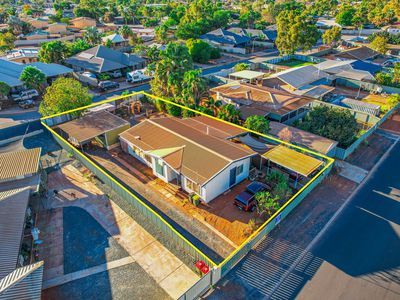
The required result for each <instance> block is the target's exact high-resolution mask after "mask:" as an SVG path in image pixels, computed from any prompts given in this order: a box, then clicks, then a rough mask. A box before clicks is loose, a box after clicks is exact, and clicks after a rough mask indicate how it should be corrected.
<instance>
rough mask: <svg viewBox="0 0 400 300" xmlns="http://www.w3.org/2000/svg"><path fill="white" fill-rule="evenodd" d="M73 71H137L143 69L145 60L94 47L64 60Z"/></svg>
mask: <svg viewBox="0 0 400 300" xmlns="http://www.w3.org/2000/svg"><path fill="white" fill-rule="evenodd" d="M65 63H66V64H68V65H70V66H72V68H73V69H74V70H75V71H89V72H93V73H97V74H100V73H103V72H110V71H115V70H121V71H126V70H138V69H143V68H144V67H145V60H144V59H143V58H141V57H139V56H136V55H134V54H128V53H122V52H120V51H116V50H113V49H110V48H107V47H105V46H101V45H100V46H96V47H93V48H90V49H88V50H86V51H83V52H81V53H78V54H76V55H74V56H72V57H69V58H67V59H66V60H65Z"/></svg>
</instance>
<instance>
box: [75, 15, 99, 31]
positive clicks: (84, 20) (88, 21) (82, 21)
mask: <svg viewBox="0 0 400 300" xmlns="http://www.w3.org/2000/svg"><path fill="white" fill-rule="evenodd" d="M69 23H70V24H71V26H72V27H75V28H78V29H85V28H86V27H92V26H96V20H95V19H92V18H89V17H78V18H75V19H72V20H70V21H69Z"/></svg>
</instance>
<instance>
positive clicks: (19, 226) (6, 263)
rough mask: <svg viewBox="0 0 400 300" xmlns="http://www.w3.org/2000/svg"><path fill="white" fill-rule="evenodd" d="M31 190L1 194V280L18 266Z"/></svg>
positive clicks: (24, 189)
mask: <svg viewBox="0 0 400 300" xmlns="http://www.w3.org/2000/svg"><path fill="white" fill-rule="evenodd" d="M29 194H30V190H29V188H21V189H15V190H9V191H4V192H0V278H3V277H5V276H6V275H7V274H9V273H11V272H12V271H13V270H14V269H15V268H16V266H17V261H18V255H19V249H20V246H21V239H22V231H23V229H24V223H25V214H26V208H27V206H28V201H29Z"/></svg>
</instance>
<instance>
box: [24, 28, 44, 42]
mask: <svg viewBox="0 0 400 300" xmlns="http://www.w3.org/2000/svg"><path fill="white" fill-rule="evenodd" d="M48 36H49V33H48V32H47V31H45V30H36V31H32V32H30V33H28V34H25V36H24V37H25V39H27V40H39V39H47V38H48Z"/></svg>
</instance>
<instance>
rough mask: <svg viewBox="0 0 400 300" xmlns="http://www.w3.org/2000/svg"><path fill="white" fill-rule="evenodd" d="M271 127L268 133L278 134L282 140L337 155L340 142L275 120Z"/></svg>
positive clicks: (326, 153) (270, 124)
mask: <svg viewBox="0 0 400 300" xmlns="http://www.w3.org/2000/svg"><path fill="white" fill-rule="evenodd" d="M269 127H270V131H269V132H268V134H271V135H273V136H276V137H277V138H279V139H281V140H284V141H286V142H289V143H291V144H295V145H298V146H301V147H305V148H307V149H310V150H313V151H316V152H319V153H322V154H325V155H327V156H330V157H333V156H335V152H336V147H337V144H338V142H336V141H334V140H331V139H327V138H325V137H322V136H319V135H316V134H313V133H310V132H308V131H304V130H301V129H298V128H296V127H292V126H289V125H285V124H282V123H278V122H274V121H271V122H270V123H269Z"/></svg>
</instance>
